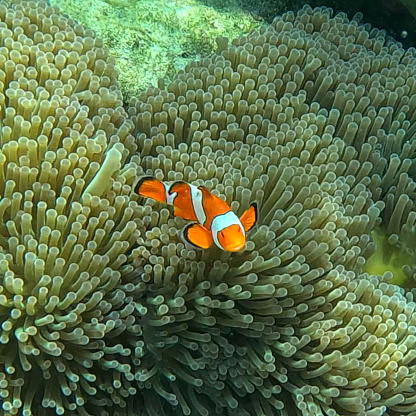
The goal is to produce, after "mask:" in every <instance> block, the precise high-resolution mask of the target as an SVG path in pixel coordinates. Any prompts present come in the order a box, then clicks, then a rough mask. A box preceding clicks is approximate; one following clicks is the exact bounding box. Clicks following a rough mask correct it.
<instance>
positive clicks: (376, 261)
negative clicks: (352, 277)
mask: <svg viewBox="0 0 416 416" xmlns="http://www.w3.org/2000/svg"><path fill="white" fill-rule="evenodd" d="M371 237H372V238H373V241H374V243H375V245H376V251H375V252H374V254H373V255H372V256H371V257H370V258H369V259H368V260H367V262H366V264H365V265H364V268H363V271H364V272H366V273H369V274H370V275H379V276H382V275H383V274H384V273H385V272H391V273H392V274H393V278H392V280H391V283H393V284H395V285H399V286H401V287H413V286H414V280H413V278H412V277H411V276H409V275H408V274H407V273H405V271H404V266H405V265H414V264H415V259H414V257H413V256H412V255H411V254H410V253H408V252H407V250H406V249H405V248H403V247H401V246H398V245H397V244H391V243H390V242H389V238H388V237H387V233H386V232H385V230H384V229H383V228H382V227H378V228H376V229H374V230H373V231H372V232H371Z"/></svg>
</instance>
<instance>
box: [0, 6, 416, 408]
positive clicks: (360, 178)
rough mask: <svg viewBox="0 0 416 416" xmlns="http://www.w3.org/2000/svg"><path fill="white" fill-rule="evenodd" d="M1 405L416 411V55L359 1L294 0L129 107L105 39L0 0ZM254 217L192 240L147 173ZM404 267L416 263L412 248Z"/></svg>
mask: <svg viewBox="0 0 416 416" xmlns="http://www.w3.org/2000/svg"><path fill="white" fill-rule="evenodd" d="M0 20H1V23H0V46H1V47H0V53H1V55H0V70H1V71H0V82H1V84H0V99H1V101H0V102H1V113H0V121H1V142H0V146H1V148H0V160H1V166H2V169H1V170H0V174H1V176H0V195H1V199H0V215H1V218H2V221H1V222H0V224H2V225H1V226H0V247H1V251H0V273H1V274H0V323H1V326H0V398H1V400H2V401H1V410H0V414H1V416H3V415H4V416H9V415H16V414H18V415H24V416H31V415H34V416H49V415H56V414H65V415H74V416H75V415H82V416H87V415H97V414H100V415H103V416H104V415H107V416H109V415H111V416H127V415H128V416H133V415H137V416H139V415H140V416H154V415H160V416H164V415H165V416H170V415H192V416H193V415H202V416H211V415H224V416H226V415H229V416H232V415H236V416H237V415H238V416H250V415H261V416H271V415H278V416H311V415H316V416H322V415H328V416H329V415H345V416H382V415H389V416H399V415H407V414H409V415H412V414H413V413H414V412H416V405H415V404H414V402H415V400H414V396H415V387H414V380H415V367H414V362H415V358H416V350H415V349H414V344H415V332H416V330H415V325H414V323H415V321H416V311H415V308H416V305H415V303H414V301H413V294H412V292H411V291H407V290H405V289H404V288H400V287H398V286H395V285H393V284H391V278H392V275H391V273H389V272H387V273H385V274H384V275H382V276H377V275H375V276H370V275H368V274H367V273H363V272H362V271H363V266H364V265H365V263H366V261H367V260H368V259H371V256H372V255H373V254H374V252H375V244H374V242H373V241H372V238H371V233H372V232H374V230H377V227H379V226H382V227H384V229H385V230H386V231H385V232H386V233H387V235H388V238H389V243H390V244H393V245H397V247H399V248H401V249H403V250H406V252H407V253H414V250H415V247H414V241H415V238H414V237H415V235H414V233H415V230H416V228H415V221H416V213H415V212H416V211H415V209H414V201H415V192H414V189H415V186H414V180H413V177H414V174H415V154H414V153H415V149H416V144H415V143H416V141H415V140H414V137H415V134H416V130H415V128H414V127H413V126H414V125H415V124H414V122H415V119H416V114H415V111H414V108H415V105H414V101H415V100H416V94H415V92H416V83H415V80H416V68H415V62H416V61H415V58H416V53H415V51H414V50H408V51H405V50H403V49H402V48H401V47H400V45H398V44H397V43H395V42H394V41H392V40H389V39H387V38H386V36H385V33H384V32H383V31H380V30H377V29H371V28H370V27H369V26H365V25H361V24H360V22H359V21H360V16H359V15H357V16H356V17H355V18H354V19H353V20H351V21H350V20H348V19H347V17H346V15H344V14H338V15H336V16H334V17H333V16H332V11H331V10H330V9H327V8H318V9H311V8H310V7H305V8H303V9H302V10H301V11H300V12H299V13H298V14H297V15H295V14H294V13H291V12H288V13H285V14H284V15H283V16H281V17H278V18H276V19H275V21H274V22H273V24H272V25H271V26H264V27H262V28H261V29H260V30H259V31H254V32H251V33H249V34H248V35H246V36H242V37H240V38H237V39H236V40H234V41H233V42H232V44H228V42H227V40H226V39H224V38H220V39H219V40H218V52H217V53H216V54H214V55H213V56H211V57H210V58H206V59H204V60H202V61H201V62H195V63H192V64H190V65H188V67H187V68H186V69H185V70H184V71H181V72H180V73H179V74H178V75H177V77H176V79H175V80H174V81H173V82H171V83H169V84H168V85H167V86H166V87H165V85H163V82H159V85H158V87H152V88H149V89H148V90H147V91H146V92H143V93H141V94H140V95H138V96H137V97H135V98H133V99H132V100H131V102H130V105H129V107H128V109H127V113H125V111H124V110H123V108H122V107H121V94H120V92H119V90H118V87H117V83H116V71H115V69H114V65H113V61H112V59H111V58H109V57H108V56H107V52H106V51H105V50H104V49H102V42H101V41H100V40H98V39H96V38H94V37H92V33H90V32H89V31H88V30H86V29H84V28H83V27H82V26H80V25H77V24H75V23H74V22H73V21H71V20H69V19H66V18H64V17H62V16H59V15H57V14H56V11H55V9H53V8H51V7H49V6H48V5H47V4H45V3H43V2H25V1H16V2H13V5H12V6H10V7H6V6H5V4H2V3H0ZM144 173H145V174H152V175H155V176H156V177H158V178H160V179H163V180H176V179H184V180H186V181H189V182H192V183H195V184H198V183H200V184H204V185H205V186H207V187H209V189H211V190H212V192H213V193H215V194H217V195H219V196H221V197H222V198H224V199H226V200H227V201H228V202H229V203H230V204H231V206H232V208H233V210H234V211H235V212H236V213H238V214H241V213H242V212H243V211H244V210H245V209H247V207H248V205H249V203H250V202H251V201H253V200H254V199H255V200H257V201H258V202H259V205H260V221H259V224H258V226H257V227H256V229H254V230H253V231H252V232H251V233H250V234H249V241H248V242H247V244H246V247H245V248H244V249H243V250H242V251H240V252H238V253H227V252H222V251H220V250H219V249H216V248H215V247H214V248H212V249H210V250H205V251H195V250H193V249H188V248H187V247H185V246H184V244H183V242H182V241H181V240H180V238H179V231H180V230H181V228H182V227H183V225H184V224H185V223H186V222H185V221H184V220H182V219H180V218H177V217H173V216H172V215H171V214H170V211H169V210H168V209H167V208H166V207H164V206H162V205H161V204H158V203H155V202H154V201H151V200H141V199H140V200H139V199H138V197H137V196H135V195H134V193H133V192H132V187H133V186H134V183H135V180H136V178H137V176H140V175H142V174H144ZM403 272H404V273H405V274H406V276H408V277H409V278H411V277H413V274H414V269H413V265H411V264H408V265H407V267H406V268H405V269H404V270H403Z"/></svg>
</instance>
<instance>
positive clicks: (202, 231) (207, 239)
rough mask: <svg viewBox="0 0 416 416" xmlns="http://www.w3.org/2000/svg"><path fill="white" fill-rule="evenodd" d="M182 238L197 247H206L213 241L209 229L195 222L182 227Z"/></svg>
mask: <svg viewBox="0 0 416 416" xmlns="http://www.w3.org/2000/svg"><path fill="white" fill-rule="evenodd" d="M183 238H184V239H185V241H187V242H188V243H190V244H192V245H193V246H195V247H198V248H208V247H210V246H211V244H212V242H213V240H212V235H211V231H209V230H207V229H206V228H205V227H203V226H202V225H200V224H196V223H192V224H188V225H187V226H186V227H185V228H184V229H183Z"/></svg>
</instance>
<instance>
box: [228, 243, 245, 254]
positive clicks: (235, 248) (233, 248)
mask: <svg viewBox="0 0 416 416" xmlns="http://www.w3.org/2000/svg"><path fill="white" fill-rule="evenodd" d="M244 246H245V243H243V244H240V245H238V246H228V247H227V248H226V250H227V251H232V252H235V251H240V250H241V249H242V248H243V247H244Z"/></svg>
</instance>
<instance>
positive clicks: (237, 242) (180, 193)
mask: <svg viewBox="0 0 416 416" xmlns="http://www.w3.org/2000/svg"><path fill="white" fill-rule="evenodd" d="M135 189H136V193H137V194H138V195H140V196H144V197H147V198H152V199H154V200H155V201H158V202H164V203H165V204H169V205H173V207H174V210H173V213H174V215H176V216H178V217H181V218H183V219H185V220H191V221H196V222H192V223H190V224H188V225H186V226H185V228H184V229H183V232H182V236H183V238H184V239H185V241H187V242H188V243H190V244H191V245H193V246H195V247H198V248H204V249H205V248H208V247H210V246H211V245H212V243H213V242H214V243H215V244H216V245H217V246H218V247H219V248H220V249H222V250H225V251H238V250H241V249H242V248H243V247H244V245H245V243H246V232H247V231H249V230H250V229H251V228H252V227H253V226H254V224H255V223H256V221H257V218H258V212H257V204H256V203H255V202H253V203H252V204H251V205H250V208H248V209H247V211H245V212H244V213H243V215H242V216H241V217H240V218H238V217H237V215H235V214H234V212H233V211H231V208H230V206H229V205H228V204H227V203H226V202H224V201H223V200H222V199H221V198H219V197H217V196H215V195H212V194H211V193H210V192H209V191H208V189H206V188H205V187H203V186H194V185H191V184H189V183H186V182H183V181H176V182H173V183H172V184H171V185H168V184H166V183H164V182H162V181H159V180H158V179H156V178H153V177H151V176H146V177H144V178H141V179H140V180H139V182H138V183H137V185H136V188H135Z"/></svg>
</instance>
